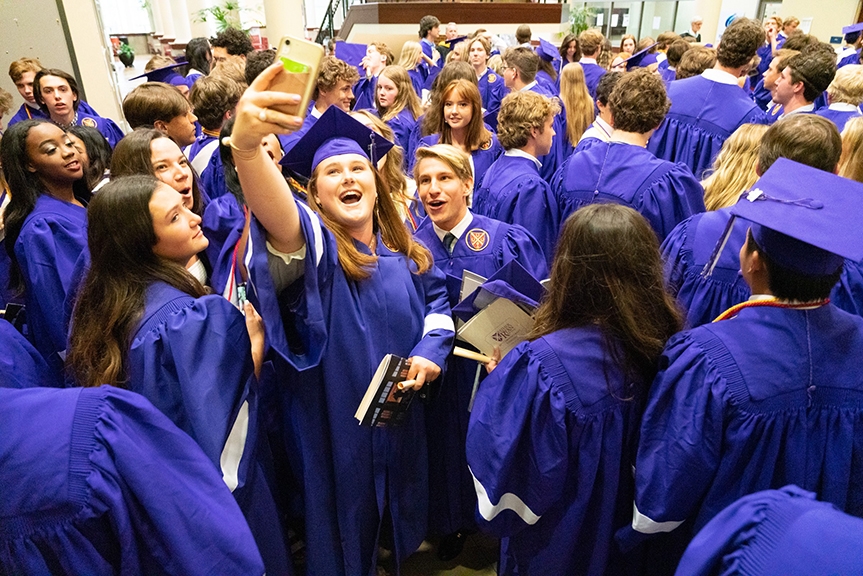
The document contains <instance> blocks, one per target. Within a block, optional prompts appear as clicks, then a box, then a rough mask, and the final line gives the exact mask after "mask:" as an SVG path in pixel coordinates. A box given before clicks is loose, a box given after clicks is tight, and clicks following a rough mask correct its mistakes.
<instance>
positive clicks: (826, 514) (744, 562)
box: [677, 484, 863, 576]
mask: <svg viewBox="0 0 863 576" xmlns="http://www.w3.org/2000/svg"><path fill="white" fill-rule="evenodd" d="M813 536H815V537H813ZM861 566H863V520H861V519H860V518H855V517H853V516H849V515H847V514H843V513H842V512H840V511H838V510H836V508H834V507H833V506H832V505H831V504H828V503H827V502H818V501H817V500H816V499H815V494H814V493H812V492H807V491H805V490H802V489H800V488H798V487H797V486H794V485H793V484H792V485H789V486H785V487H784V488H782V489H781V490H764V491H762V492H756V493H755V494H750V495H749V496H744V497H743V498H741V499H740V500H738V501H737V502H734V503H733V504H731V505H730V506H728V508H726V509H725V510H723V511H722V512H720V513H719V514H718V515H716V517H715V518H714V519H713V520H711V521H710V522H709V523H708V524H707V526H705V527H704V528H703V529H702V530H701V532H699V533H698V535H697V536H696V537H695V538H694V539H693V541H692V544H690V545H689V547H688V548H687V549H686V553H685V554H684V556H683V558H682V559H681V561H680V566H678V568H677V574H681V575H689V574H692V575H695V574H699V575H700V574H705V575H706V574H783V575H785V576H807V575H810V574H813V573H819V574H854V573H856V572H859V571H860V567H861Z"/></svg>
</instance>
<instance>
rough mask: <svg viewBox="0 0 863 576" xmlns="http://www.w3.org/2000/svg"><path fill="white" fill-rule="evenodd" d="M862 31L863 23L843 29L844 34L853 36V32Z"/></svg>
mask: <svg viewBox="0 0 863 576" xmlns="http://www.w3.org/2000/svg"><path fill="white" fill-rule="evenodd" d="M861 30H863V22H858V23H857V24H851V25H850V26H845V27H844V28H842V34H851V33H852V32H860V31H861Z"/></svg>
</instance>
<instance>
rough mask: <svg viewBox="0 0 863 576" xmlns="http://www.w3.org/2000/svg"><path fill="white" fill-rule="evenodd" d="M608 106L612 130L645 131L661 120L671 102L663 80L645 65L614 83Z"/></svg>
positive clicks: (655, 126) (642, 132)
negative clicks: (611, 119) (612, 120)
mask: <svg viewBox="0 0 863 576" xmlns="http://www.w3.org/2000/svg"><path fill="white" fill-rule="evenodd" d="M608 105H609V107H610V108H611V117H612V118H613V119H614V122H613V124H614V129H615V130H622V131H623V132H635V133H638V134H646V133H648V132H650V131H651V130H654V129H655V128H657V127H658V126H659V125H660V124H661V123H662V120H663V119H664V118H665V115H666V114H667V113H668V109H669V108H670V107H671V101H670V100H669V99H668V96H667V95H666V94H665V83H664V82H663V81H662V79H661V78H660V77H659V76H657V75H656V74H654V73H653V72H651V71H650V70H648V69H647V68H639V69H638V70H633V71H632V72H627V73H625V74H624V75H623V78H621V79H620V80H619V81H618V82H617V85H616V86H615V87H614V90H613V91H612V92H611V96H609V98H608Z"/></svg>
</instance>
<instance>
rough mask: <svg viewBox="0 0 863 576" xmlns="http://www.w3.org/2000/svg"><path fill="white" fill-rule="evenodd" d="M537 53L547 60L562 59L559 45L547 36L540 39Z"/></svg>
mask: <svg viewBox="0 0 863 576" xmlns="http://www.w3.org/2000/svg"><path fill="white" fill-rule="evenodd" d="M536 54H537V56H539V57H540V58H542V59H543V60H545V61H546V62H554V61H555V60H560V51H559V50H558V48H557V46H555V45H554V44H552V43H551V42H549V41H548V40H546V39H545V38H540V39H539V46H537V47H536Z"/></svg>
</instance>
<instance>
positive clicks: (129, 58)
mask: <svg viewBox="0 0 863 576" xmlns="http://www.w3.org/2000/svg"><path fill="white" fill-rule="evenodd" d="M117 57H118V58H119V59H120V62H122V63H123V65H124V66H125V67H126V68H131V67H132V64H133V63H134V62H135V51H134V50H132V47H131V46H129V45H128V44H127V43H125V42H121V43H120V48H118V49H117Z"/></svg>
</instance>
